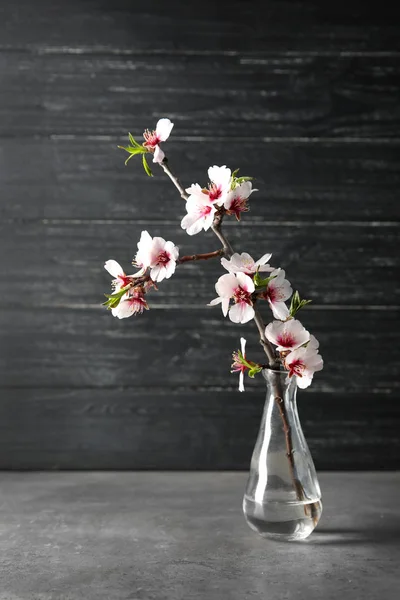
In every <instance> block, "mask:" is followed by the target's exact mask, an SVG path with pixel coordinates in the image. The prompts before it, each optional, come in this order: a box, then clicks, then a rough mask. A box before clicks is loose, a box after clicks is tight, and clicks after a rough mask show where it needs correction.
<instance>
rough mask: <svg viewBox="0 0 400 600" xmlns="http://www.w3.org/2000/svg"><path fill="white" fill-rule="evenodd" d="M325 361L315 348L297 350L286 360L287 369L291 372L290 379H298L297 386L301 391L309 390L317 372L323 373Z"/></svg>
mask: <svg viewBox="0 0 400 600" xmlns="http://www.w3.org/2000/svg"><path fill="white" fill-rule="evenodd" d="M323 366H324V361H323V360H322V357H321V355H320V354H318V350H316V349H315V348H312V347H311V348H310V347H308V348H304V347H301V348H297V349H296V350H293V352H291V353H290V354H288V356H287V357H286V359H285V367H286V369H287V370H288V371H289V377H293V375H294V376H295V377H296V380H297V385H298V386H299V388H301V389H305V388H307V387H308V386H309V385H310V384H311V382H312V378H313V376H314V373H315V372H316V371H321V370H322V368H323Z"/></svg>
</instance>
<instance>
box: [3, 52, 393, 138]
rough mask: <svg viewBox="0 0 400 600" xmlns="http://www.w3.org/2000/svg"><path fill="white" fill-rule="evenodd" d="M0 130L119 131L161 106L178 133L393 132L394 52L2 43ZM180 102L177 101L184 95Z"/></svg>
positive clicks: (16, 132)
mask: <svg viewBox="0 0 400 600" xmlns="http://www.w3.org/2000/svg"><path fill="white" fill-rule="evenodd" d="M0 72H1V75H2V89H1V95H0V106H1V109H0V110H1V117H2V118H1V122H0V135H3V136H23V137H24V138H25V139H26V137H27V136H43V135H49V134H54V133H56V134H69V135H71V134H77V135H96V134H100V135H101V134H103V135H104V134H108V135H113V136H114V135H116V134H120V135H123V134H125V133H126V130H127V129H128V128H130V129H133V130H134V131H140V130H141V128H142V129H143V127H144V124H145V123H147V122H148V120H149V115H150V116H151V115H153V114H154V113H159V112H163V113H165V114H168V115H169V116H170V117H171V119H173V120H174V122H175V123H176V127H177V130H178V131H179V135H181V136H187V135H191V136H193V135H200V136H204V135H208V136H210V137H212V136H213V135H214V134H217V135H218V136H227V137H245V138H252V137H254V138H256V139H257V138H259V137H260V136H263V137H266V136H273V137H274V136H278V137H299V136H308V137H310V136H311V137H321V136H322V137H323V136H325V137H327V136H328V137H329V136H331V137H332V136H335V137H336V136H357V137H369V138H370V137H395V136H399V134H400V107H399V103H398V92H399V86H400V61H399V59H398V57H392V56H386V55H384V56H377V57H365V56H334V57H332V56H311V57H308V56H306V57H302V58H301V57H300V58H299V57H287V56H284V55H283V56H282V55H281V54H277V55H271V56H269V57H268V58H263V59H259V60H258V61H257V60H252V59H245V58H243V57H241V56H215V57H213V58H212V60H210V57H208V56H196V55H194V56H185V57H182V58H179V59H177V57H176V56H166V57H160V56H146V55H144V56H137V57H126V56H125V57H124V56H114V55H112V54H110V55H109V56H100V57H99V56H85V55H81V54H74V55H61V56H59V55H53V54H50V55H48V54H41V53H32V54H26V53H18V52H11V51H10V52H0ZM183 102H184V105H185V108H184V112H183V111H182V109H181V107H182V103H183Z"/></svg>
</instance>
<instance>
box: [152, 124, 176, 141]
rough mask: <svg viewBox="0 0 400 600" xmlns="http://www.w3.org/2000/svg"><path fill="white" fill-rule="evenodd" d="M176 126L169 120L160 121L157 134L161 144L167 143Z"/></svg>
mask: <svg viewBox="0 0 400 600" xmlns="http://www.w3.org/2000/svg"><path fill="white" fill-rule="evenodd" d="M173 126H174V124H173V123H171V121H170V120H169V119H160V120H159V121H158V123H157V125H156V134H157V137H158V139H159V140H160V142H165V140H167V139H168V138H169V136H170V133H171V131H172V128H173Z"/></svg>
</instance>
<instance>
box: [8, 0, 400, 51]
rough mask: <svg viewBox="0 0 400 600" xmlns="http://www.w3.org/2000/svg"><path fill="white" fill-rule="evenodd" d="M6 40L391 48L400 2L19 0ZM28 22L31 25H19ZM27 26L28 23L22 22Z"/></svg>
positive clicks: (96, 45)
mask: <svg viewBox="0 0 400 600" xmlns="http://www.w3.org/2000/svg"><path fill="white" fill-rule="evenodd" d="M0 22H2V23H3V27H2V30H3V31H2V33H3V35H2V44H3V45H5V46H9V45H11V46H13V47H16V46H17V47H22V48H26V47H27V46H32V45H33V46H39V48H44V49H45V51H46V50H47V51H48V49H49V48H50V51H51V50H52V47H53V46H55V47H56V49H57V50H58V49H61V50H62V51H65V50H67V51H68V50H69V51H72V52H73V51H74V50H75V51H76V49H78V51H79V52H86V51H88V52H91V51H93V49H94V50H95V51H97V52H100V53H104V52H109V51H110V49H111V50H115V49H120V50H121V51H122V52H124V51H128V53H129V52H131V51H132V49H133V50H138V49H140V50H147V51H149V52H154V51H155V50H156V51H157V50H159V51H160V50H162V51H166V50H169V51H180V52H187V51H198V52H205V53H207V54H210V55H211V56H212V55H214V54H215V53H218V52H223V51H236V52H237V51H240V50H242V49H248V50H249V49H250V50H252V51H253V52H257V51H265V50H267V49H272V50H274V51H276V50H277V49H279V50H281V51H283V52H287V51H288V50H289V51H290V50H299V49H301V50H304V51H313V52H323V51H328V52H331V51H334V52H343V51H352V52H353V51H356V52H360V51H366V52H374V51H378V52H381V51H389V52H392V51H394V50H396V49H397V50H398V49H399V45H398V44H399V40H398V30H397V25H398V24H399V14H398V8H397V6H396V5H395V4H394V5H392V6H391V5H388V6H385V10H384V11H382V12H380V11H377V10H376V7H374V6H372V5H368V4H366V3H360V2H357V1H355V2H354V1H353V2H347V3H345V4H342V3H336V4H332V5H329V7H327V6H326V5H325V4H321V3H320V2H319V1H318V0H312V1H310V0H308V1H304V0H302V1H294V2H290V1H288V0H284V1H282V0H268V2H247V1H243V0H233V1H229V2H228V1H227V0H222V1H219V2H211V1H210V0H207V1H204V2H197V3H193V2H190V3H184V2H181V1H180V0H170V1H169V2H168V3H164V2H159V0H147V2H146V3H144V4H138V3H137V2H135V3H132V1H131V0H85V2H82V1H80V0H70V1H69V2H68V3H65V2H63V1H62V0H37V1H36V2H35V3H34V4H32V3H31V2H30V1H29V0H18V1H16V2H13V3H2V5H1V7H0ZM21 23H22V25H23V26H24V25H25V24H26V25H25V26H24V27H23V28H21ZM21 29H22V30H21Z"/></svg>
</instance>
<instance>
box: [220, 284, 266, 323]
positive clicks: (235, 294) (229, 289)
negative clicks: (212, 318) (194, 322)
mask: <svg viewBox="0 0 400 600" xmlns="http://www.w3.org/2000/svg"><path fill="white" fill-rule="evenodd" d="M254 289H255V288H254V283H253V280H252V279H250V277H249V276H248V275H245V274H244V273H237V274H236V275H234V274H233V273H228V274H226V275H222V276H221V277H220V278H219V279H218V281H217V283H216V284H215V290H216V292H217V294H218V298H215V299H214V300H212V301H211V302H210V304H209V306H215V305H216V304H222V312H223V314H224V316H225V317H226V315H227V314H228V311H229V318H230V320H231V321H233V323H247V322H248V321H250V320H251V319H252V318H253V317H254V308H253V301H252V299H251V295H252V293H253V292H254ZM231 298H232V299H233V301H234V305H233V306H231V307H230V308H229V302H230V299H231Z"/></svg>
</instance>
